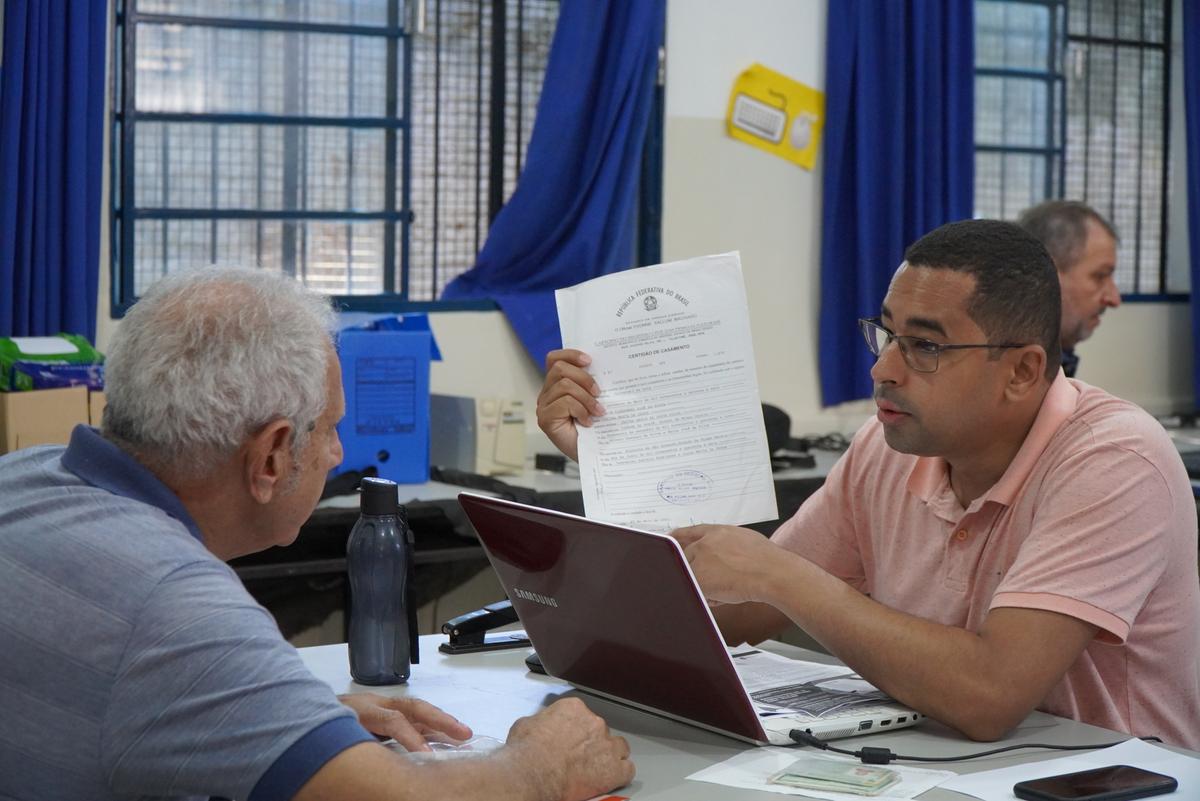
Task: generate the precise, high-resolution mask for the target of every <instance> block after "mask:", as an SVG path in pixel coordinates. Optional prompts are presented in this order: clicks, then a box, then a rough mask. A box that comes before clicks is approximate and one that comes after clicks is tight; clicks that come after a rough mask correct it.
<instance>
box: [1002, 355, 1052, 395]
mask: <svg viewBox="0 0 1200 801" xmlns="http://www.w3.org/2000/svg"><path fill="white" fill-rule="evenodd" d="M1010 353H1012V354H1013V357H1014V363H1013V370H1012V375H1010V376H1009V379H1008V386H1006V387H1005V394H1006V395H1008V397H1009V399H1011V400H1021V399H1023V398H1027V397H1029V395H1030V393H1032V392H1034V391H1035V390H1036V389H1037V387H1038V385H1039V384H1040V383H1041V380H1042V378H1043V377H1044V376H1045V375H1046V350H1045V348H1043V347H1042V346H1041V345H1026V346H1025V347H1023V348H1015V349H1013V350H1012V351H1010Z"/></svg>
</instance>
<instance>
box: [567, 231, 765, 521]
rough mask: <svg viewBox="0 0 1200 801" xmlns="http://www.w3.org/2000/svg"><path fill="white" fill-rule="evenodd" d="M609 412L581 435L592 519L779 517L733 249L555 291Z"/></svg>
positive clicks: (573, 344)
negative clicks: (589, 358) (584, 353)
mask: <svg viewBox="0 0 1200 801" xmlns="http://www.w3.org/2000/svg"><path fill="white" fill-rule="evenodd" d="M555 299H556V301H557V305H558V319H559V326H560V328H561V330H562V339H563V346H564V347H568V348H578V349H579V350H582V351H584V352H586V353H587V354H588V355H589V356H591V358H592V362H591V364H590V365H589V366H588V370H589V372H590V373H591V375H592V377H593V378H595V380H596V382H597V384H599V386H600V391H601V395H600V402H601V403H602V404H603V405H604V407H605V410H606V413H605V414H604V415H603V416H602V417H597V418H593V425H592V426H591V427H590V428H582V427H581V428H580V433H579V477H580V481H581V483H582V485H583V502H584V512H585V514H586V515H587V516H588V517H590V518H592V519H595V520H603V521H607V522H611V523H618V524H620V525H624V526H627V527H630V528H639V529H644V530H648V531H669V530H671V529H673V528H678V527H680V526H688V525H694V524H699V523H729V524H734V525H742V524H746V523H756V522H760V521H763V520H774V519H775V518H776V517H778V516H779V515H778V511H777V508H776V505H775V488H774V484H773V482H772V479H771V461H770V453H769V452H768V450H767V436H766V430H765V427H764V425H763V416H762V405H761V402H760V401H759V397H758V378H757V375H756V373H755V368H754V351H753V346H752V343H751V338H750V315H749V308H748V306H747V303H746V289H745V285H744V284H743V282H742V267H741V260H740V259H739V257H738V254H737V253H724V254H720V255H716V256H706V257H703V258H696V259H687V260H684V261H677V262H671V263H669V264H659V265H656V266H653V267H642V268H638V269H633V270H626V271H624V272H620V273H614V274H612V275H606V276H603V277H600V278H595V279H593V280H591V281H587V282H584V283H582V284H578V285H576V286H573V287H569V288H567V289H560V290H558V292H556V293H555Z"/></svg>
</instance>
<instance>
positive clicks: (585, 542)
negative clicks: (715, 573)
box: [458, 493, 765, 741]
mask: <svg viewBox="0 0 1200 801" xmlns="http://www.w3.org/2000/svg"><path fill="white" fill-rule="evenodd" d="M458 497H459V501H460V502H461V503H462V506H463V509H465V510H466V513H467V516H468V517H469V518H470V519H471V523H472V524H473V525H474V526H475V530H476V531H477V532H478V533H479V538H480V540H482V542H483V545H484V547H485V549H486V551H487V553H488V557H489V558H490V560H491V562H492V566H493V567H494V568H495V569H496V572H497V574H499V577H500V582H501V584H502V585H503V586H504V589H505V591H506V592H507V593H508V597H509V598H510V599H511V600H512V604H513V608H514V609H515V610H516V611H517V614H518V615H519V616H520V619H521V623H522V624H523V625H524V627H525V630H526V632H527V633H528V634H529V639H530V640H531V641H532V643H533V646H534V648H535V649H536V650H537V653H538V655H539V656H540V657H541V660H542V664H544V665H545V667H546V670H547V672H548V673H550V675H552V676H556V677H558V678H561V679H564V680H566V681H569V682H571V683H572V684H576V685H578V686H580V687H581V688H584V689H591V690H595V691H597V692H600V693H604V694H607V695H611V696H613V697H615V698H618V699H623V700H625V701H629V702H632V703H635V704H640V705H642V706H646V707H650V708H652V709H656V710H659V711H661V712H665V713H667V714H669V715H674V716H677V717H681V718H685V719H687V720H691V721H694V722H696V723H700V724H702V725H705V726H711V727H713V728H716V729H720V730H723V731H727V732H730V733H732V734H736V735H738V736H741V737H746V738H748V739H752V740H758V741H762V740H764V739H765V737H764V735H763V732H762V728H761V726H760V725H759V721H758V717H757V715H756V714H755V712H754V709H753V707H752V706H751V704H750V702H749V699H748V698H747V697H746V694H745V692H744V691H743V690H742V687H741V684H740V682H739V680H738V678H737V674H736V672H735V671H734V669H733V665H732V664H731V663H730V660H729V657H728V655H727V652H726V650H725V646H724V644H723V643H722V642H721V639H720V635H719V634H718V633H717V631H716V628H715V626H714V625H713V622H712V618H711V616H710V615H709V613H708V609H707V607H706V606H705V602H704V600H703V599H702V598H701V597H700V596H699V594H698V593H697V591H696V588H695V584H694V582H693V581H692V578H691V575H690V572H689V571H688V568H687V565H686V563H685V561H684V558H683V555H682V553H681V552H680V550H679V548H678V546H677V545H676V544H675V542H674V540H671V539H670V538H668V537H663V536H660V535H655V534H648V533H645V532H640V531H633V530H631V529H626V528H622V527H619V526H613V525H609V524H606V523H599V522H596V521H592V520H587V519H585V518H581V517H575V516H573V515H566V514H562V513H559V512H553V511H550V510H545V509H538V508H535V507H530V506H525V505H522V504H516V503H512V502H510V501H503V500H499V499H494V498H484V497H481V496H477V495H469V494H465V493H464V494H461V495H459V496H458Z"/></svg>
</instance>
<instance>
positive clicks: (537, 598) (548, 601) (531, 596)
mask: <svg viewBox="0 0 1200 801" xmlns="http://www.w3.org/2000/svg"><path fill="white" fill-rule="evenodd" d="M513 595H515V596H517V597H518V598H520V599H522V600H525V601H533V602H534V603H535V604H541V605H542V606H551V607H554V608H555V609H557V608H558V601H556V600H554V599H553V598H551V597H550V596H549V595H541V594H539V593H536V592H530V591H529V590H523V589H521V588H520V587H513Z"/></svg>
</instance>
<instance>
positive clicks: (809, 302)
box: [98, 0, 1193, 443]
mask: <svg viewBox="0 0 1200 801" xmlns="http://www.w3.org/2000/svg"><path fill="white" fill-rule="evenodd" d="M826 2H827V0H669V2H668V11H667V73H666V74H667V99H666V105H667V108H666V123H665V129H666V130H665V152H664V162H665V163H664V176H663V178H664V198H663V201H664V215H663V258H664V260H675V259H681V258H686V257H689V256H699V255H704V254H708V253H718V252H723V251H727V250H740V251H741V255H742V267H743V270H744V273H745V278H746V289H747V296H748V299H749V303H750V312H751V317H752V331H753V336H754V345H755V352H756V359H757V369H758V376H759V383H760V394H761V397H762V399H763V401H764V402H768V403H773V404H775V405H777V406H780V407H782V408H783V409H785V410H786V411H788V412H789V413H790V414H791V415H792V418H793V432H794V433H796V434H800V433H810V432H814V433H815V432H826V431H834V430H840V431H847V430H852V429H854V428H856V427H857V425H858V424H859V423H860V422H861V421H862V420H863V419H865V418H866V417H867V416H869V415H870V414H871V413H872V412H873V411H874V409H873V406H872V404H871V403H870V402H859V403H854V404H846V405H844V406H842V407H837V408H835V409H822V407H821V403H820V394H819V387H818V384H817V363H816V332H817V301H818V283H817V280H818V275H817V274H818V259H819V243H820V239H819V238H820V215H821V203H820V183H821V172H820V170H821V166H820V163H819V162H818V165H817V169H816V170H815V171H813V172H811V173H810V172H806V171H805V170H802V169H801V168H799V167H796V166H794V165H792V164H790V163H787V162H785V161H782V160H780V159H777V158H775V157H772V156H769V155H767V154H766V153H763V152H761V151H758V150H756V149H754V148H751V147H749V146H747V145H744V144H742V143H740V142H735V141H733V140H731V139H729V138H728V137H726V136H725V132H724V116H725V107H726V103H727V102H728V96H729V90H730V88H731V86H732V85H733V81H734V79H735V77H736V76H737V74H738V72H740V71H741V70H742V69H744V68H745V67H747V66H749V65H750V64H752V63H753V62H755V61H758V62H761V63H763V64H765V65H767V66H770V67H772V68H774V69H777V70H779V71H781V72H784V73H785V74H788V75H790V76H792V77H794V78H796V79H798V80H800V81H803V82H805V83H808V84H810V85H812V86H815V87H817V88H819V89H823V88H824V83H825V82H824V59H825V50H824V30H825V15H826ZM1178 18H1179V17H1178V16H1177V17H1176V19H1178ZM1173 83H1174V84H1175V85H1176V86H1178V85H1179V84H1180V83H1181V82H1180V81H1179V80H1174V81H1173ZM1175 108H1179V109H1182V103H1179V104H1176V105H1175ZM1176 116H1177V117H1182V114H1179V115H1176ZM1181 150H1182V147H1181V146H1180V147H1176V148H1175V152H1176V154H1178V153H1180V152H1181ZM105 152H107V148H106V151H105ZM1175 175H1177V176H1179V175H1182V170H1181V169H1180V168H1179V164H1178V163H1177V164H1176V169H1175ZM106 180H107V179H106ZM106 192H107V189H106ZM105 197H107V194H106V195H105ZM1172 197H1173V203H1172V205H1173V207H1178V204H1179V203H1181V202H1183V195H1182V190H1181V189H1180V190H1176V191H1173V193H1172ZM1176 230H1177V231H1178V230H1179V229H1176ZM1175 239H1182V237H1176V238H1175ZM1180 259H1186V252H1180V248H1179V246H1178V245H1177V244H1176V242H1175V240H1174V239H1173V241H1172V256H1171V260H1172V262H1175V263H1177V264H1185V263H1186V262H1181V261H1179V260H1180ZM101 263H102V265H103V268H102V270H101V306H100V318H101V325H100V332H99V336H98V339H99V344H100V347H101V349H103V348H104V347H105V344H106V343H107V341H108V339H109V337H111V334H112V331H113V330H114V328H115V322H114V321H111V320H110V319H108V317H107V311H108V308H109V301H108V269H107V265H108V250H107V223H106V224H105V228H104V240H103V242H102V259H101ZM1173 272H1177V271H1176V270H1173ZM1184 272H1186V270H1184ZM1189 314H1190V312H1189V310H1188V307H1187V306H1186V305H1183V304H1128V305H1125V306H1123V307H1121V308H1120V309H1117V310H1116V311H1114V312H1110V313H1109V314H1108V315H1106V317H1105V320H1104V324H1103V325H1101V326H1100V328H1099V330H1098V332H1097V333H1096V335H1095V336H1094V337H1093V338H1092V339H1091V340H1089V341H1088V342H1086V343H1084V344H1083V346H1082V347H1081V348H1080V354H1081V356H1082V358H1083V362H1082V366H1081V369H1080V377H1081V378H1082V379H1084V380H1085V381H1089V382H1091V383H1095V384H1098V385H1100V386H1104V387H1106V388H1107V389H1109V390H1111V391H1113V392H1115V393H1116V394H1118V395H1122V396H1124V397H1127V398H1130V399H1132V400H1135V401H1137V402H1139V403H1141V404H1143V405H1145V406H1146V407H1147V408H1149V409H1150V410H1151V411H1154V412H1165V411H1170V410H1173V409H1178V408H1183V407H1191V405H1192V403H1193V401H1192V394H1191V389H1190V386H1191V337H1190V332H1189V330H1188V325H1189V320H1190V317H1189ZM431 320H432V324H433V328H434V332H435V334H436V335H437V337H438V342H439V344H440V345H441V348H442V351H443V354H444V355H445V357H446V358H445V361H444V362H442V363H440V364H435V365H434V367H433V373H432V376H431V380H432V385H433V388H434V391H435V392H448V393H460V394H461V393H472V394H485V393H486V394H495V395H515V396H518V397H525V398H527V399H528V402H529V404H530V407H531V408H532V404H533V402H534V398H535V397H536V394H537V390H538V388H539V387H540V385H541V376H540V372H539V367H537V366H535V365H534V364H533V362H532V360H530V358H529V357H528V356H527V355H526V354H525V352H524V350H523V349H522V348H521V347H520V344H519V342H518V341H517V339H516V336H515V335H514V334H513V332H512V330H511V328H510V327H509V326H508V324H507V322H506V321H505V320H504V318H503V317H502V316H501V315H500V314H499V313H498V312H456V313H441V314H434V315H432V316H431ZM528 428H529V429H530V431H531V432H536V425H535V423H534V420H533V415H532V414H530V415H529V417H528ZM538 441H539V443H541V442H544V440H543V439H541V437H540V434H539V435H538Z"/></svg>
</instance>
